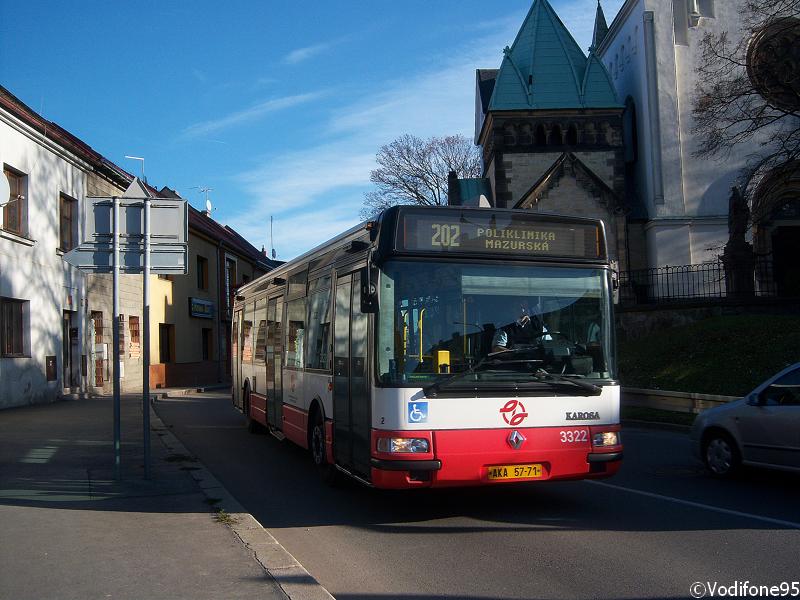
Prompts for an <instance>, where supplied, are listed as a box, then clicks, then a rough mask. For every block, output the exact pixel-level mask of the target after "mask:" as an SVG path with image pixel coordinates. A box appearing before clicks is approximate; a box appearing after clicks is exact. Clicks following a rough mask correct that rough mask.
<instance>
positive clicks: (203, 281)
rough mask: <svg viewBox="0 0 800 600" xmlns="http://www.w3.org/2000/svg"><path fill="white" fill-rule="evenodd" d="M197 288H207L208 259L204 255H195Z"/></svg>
mask: <svg viewBox="0 0 800 600" xmlns="http://www.w3.org/2000/svg"><path fill="white" fill-rule="evenodd" d="M197 289H198V290H207V289H208V259H207V258H206V257H205V256H198V257H197Z"/></svg>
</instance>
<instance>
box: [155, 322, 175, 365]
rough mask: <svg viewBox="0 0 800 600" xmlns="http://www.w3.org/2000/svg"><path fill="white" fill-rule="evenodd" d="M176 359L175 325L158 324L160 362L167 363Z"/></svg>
mask: <svg viewBox="0 0 800 600" xmlns="http://www.w3.org/2000/svg"><path fill="white" fill-rule="evenodd" d="M174 359H175V326H174V325H169V324H167V323H159V324H158V362H160V363H162V364H165V363H170V362H172V361H173V360H174Z"/></svg>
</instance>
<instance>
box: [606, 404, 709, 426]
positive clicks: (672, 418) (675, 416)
mask: <svg viewBox="0 0 800 600" xmlns="http://www.w3.org/2000/svg"><path fill="white" fill-rule="evenodd" d="M620 415H621V417H622V420H623V421H625V420H626V419H632V420H635V421H648V422H649V423H670V424H672V425H687V426H688V425H691V424H692V423H694V419H695V417H696V416H697V415H695V414H692V413H681V412H674V411H671V410H658V409H656V408H643V407H641V406H623V407H622V408H621V409H620Z"/></svg>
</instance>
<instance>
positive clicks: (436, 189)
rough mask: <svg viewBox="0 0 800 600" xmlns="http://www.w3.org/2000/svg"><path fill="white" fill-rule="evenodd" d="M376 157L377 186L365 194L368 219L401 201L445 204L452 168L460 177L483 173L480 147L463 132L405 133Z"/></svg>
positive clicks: (372, 176)
mask: <svg viewBox="0 0 800 600" xmlns="http://www.w3.org/2000/svg"><path fill="white" fill-rule="evenodd" d="M375 160H376V162H377V163H378V168H377V169H375V170H374V171H371V172H370V175H369V178H370V181H371V182H372V183H374V184H375V185H376V186H377V189H376V190H373V191H370V192H367V193H366V194H364V207H363V208H362V209H361V216H362V218H365V219H368V218H370V217H371V216H373V215H375V214H377V213H379V212H380V211H382V210H383V209H385V208H388V207H390V206H395V205H397V204H417V205H421V206H440V205H445V204H447V175H448V173H449V172H450V171H455V172H456V175H458V176H459V177H480V175H481V154H480V150H479V149H478V147H477V146H475V145H474V144H472V142H470V141H469V140H467V139H466V138H465V137H464V136H463V135H451V136H447V137H432V138H430V139H427V140H423V139H421V138H418V137H416V136H414V135H409V134H406V135H402V136H400V137H399V138H397V139H396V140H394V141H393V142H391V143H390V144H386V145H385V146H381V148H380V150H378V153H377V154H376V155H375Z"/></svg>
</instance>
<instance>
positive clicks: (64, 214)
mask: <svg viewBox="0 0 800 600" xmlns="http://www.w3.org/2000/svg"><path fill="white" fill-rule="evenodd" d="M76 206H77V202H76V201H75V199H73V198H70V197H69V196H67V195H65V194H61V196H60V197H59V201H58V215H59V223H60V228H59V238H58V239H59V242H58V249H59V250H62V251H64V252H69V251H70V250H72V249H73V248H74V247H75V246H76V245H77V244H76V241H77V240H76V238H77V237H78V236H77V232H78V230H77V224H78V221H77V216H78V211H77V210H76V208H75V207H76Z"/></svg>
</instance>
